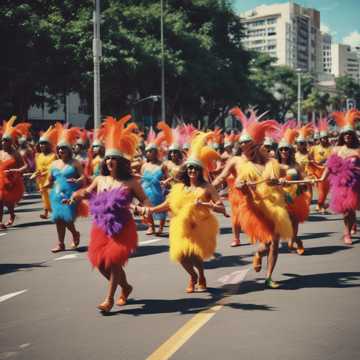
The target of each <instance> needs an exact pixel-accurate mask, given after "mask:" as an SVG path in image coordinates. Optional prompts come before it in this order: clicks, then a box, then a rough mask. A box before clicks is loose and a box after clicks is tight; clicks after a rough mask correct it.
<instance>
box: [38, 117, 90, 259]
mask: <svg viewBox="0 0 360 360" xmlns="http://www.w3.org/2000/svg"><path fill="white" fill-rule="evenodd" d="M79 133H80V132H79V129H78V128H71V129H65V128H64V127H63V126H62V124H60V123H57V124H56V125H55V127H54V128H53V129H52V130H51V135H50V136H54V137H55V136H56V137H57V141H56V143H57V146H56V151H57V155H58V160H55V161H54V162H53V163H52V166H51V170H50V177H49V182H48V184H47V185H46V186H43V188H50V187H52V189H51V191H50V205H51V210H52V214H51V220H52V221H53V222H55V224H56V231H57V236H58V243H57V246H56V247H54V248H53V249H51V251H52V252H53V253H57V252H59V251H64V250H65V233H66V229H68V230H69V231H70V233H71V235H72V244H71V248H72V249H76V248H77V247H78V246H79V243H80V233H79V232H78V231H77V230H76V228H75V220H76V218H77V217H78V216H82V215H86V214H83V211H84V207H83V204H81V203H78V202H76V203H73V204H66V203H65V202H64V200H67V199H70V197H71V195H72V194H73V193H74V191H76V190H78V189H79V188H80V187H81V186H82V181H83V179H84V176H83V167H82V165H81V164H80V162H79V161H77V160H75V159H74V158H73V153H72V146H73V145H74V143H75V142H76V139H77V137H78V136H79Z"/></svg>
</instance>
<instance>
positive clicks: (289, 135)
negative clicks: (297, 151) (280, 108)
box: [276, 120, 299, 148]
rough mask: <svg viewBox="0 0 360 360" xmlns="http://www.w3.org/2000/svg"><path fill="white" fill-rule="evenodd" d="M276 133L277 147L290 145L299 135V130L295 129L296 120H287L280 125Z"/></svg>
mask: <svg viewBox="0 0 360 360" xmlns="http://www.w3.org/2000/svg"><path fill="white" fill-rule="evenodd" d="M276 135H277V137H278V138H279V146H278V148H284V147H292V146H293V145H294V143H295V139H296V137H297V136H298V135H299V131H298V129H296V121H295V120H289V121H288V122H287V123H285V124H283V125H281V126H280V129H279V132H278V133H277V134H276Z"/></svg>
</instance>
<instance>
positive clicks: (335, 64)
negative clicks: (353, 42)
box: [331, 44, 360, 83]
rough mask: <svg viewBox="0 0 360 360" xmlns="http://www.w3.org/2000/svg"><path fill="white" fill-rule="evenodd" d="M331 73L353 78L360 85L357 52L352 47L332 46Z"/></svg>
mask: <svg viewBox="0 0 360 360" xmlns="http://www.w3.org/2000/svg"><path fill="white" fill-rule="evenodd" d="M331 73H332V74H333V75H334V76H336V77H338V76H346V75H347V76H351V77H352V78H353V79H354V80H355V81H356V82H358V83H360V61H359V57H358V54H357V52H356V51H352V49H351V46H350V45H345V44H332V45H331Z"/></svg>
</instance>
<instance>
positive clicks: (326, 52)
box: [321, 33, 332, 74]
mask: <svg viewBox="0 0 360 360" xmlns="http://www.w3.org/2000/svg"><path fill="white" fill-rule="evenodd" d="M331 43H332V40H331V35H330V34H326V33H322V34H321V60H322V64H321V65H322V68H321V70H322V72H324V73H325V74H331Z"/></svg>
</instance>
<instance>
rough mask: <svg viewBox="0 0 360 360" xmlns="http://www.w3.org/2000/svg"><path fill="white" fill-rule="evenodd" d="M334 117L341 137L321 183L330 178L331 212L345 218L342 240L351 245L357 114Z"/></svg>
mask: <svg viewBox="0 0 360 360" xmlns="http://www.w3.org/2000/svg"><path fill="white" fill-rule="evenodd" d="M333 117H334V118H335V120H336V123H337V125H338V126H339V127H340V136H339V140H338V144H337V146H335V147H334V148H333V152H332V154H331V155H330V157H329V158H328V160H327V163H326V170H325V172H324V174H323V177H322V179H321V180H325V179H326V178H327V177H329V181H330V195H331V196H330V197H331V200H330V209H331V210H332V211H333V212H334V213H336V214H343V215H344V225H345V229H344V237H343V239H344V243H345V244H347V245H351V244H352V239H351V235H352V234H354V233H355V232H356V210H359V208H360V142H359V139H358V137H357V135H356V131H355V122H356V121H357V120H360V111H357V110H354V109H352V110H349V111H347V112H346V113H343V112H335V113H333Z"/></svg>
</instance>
